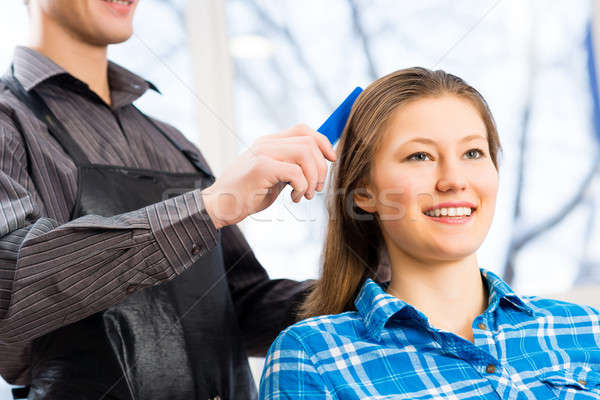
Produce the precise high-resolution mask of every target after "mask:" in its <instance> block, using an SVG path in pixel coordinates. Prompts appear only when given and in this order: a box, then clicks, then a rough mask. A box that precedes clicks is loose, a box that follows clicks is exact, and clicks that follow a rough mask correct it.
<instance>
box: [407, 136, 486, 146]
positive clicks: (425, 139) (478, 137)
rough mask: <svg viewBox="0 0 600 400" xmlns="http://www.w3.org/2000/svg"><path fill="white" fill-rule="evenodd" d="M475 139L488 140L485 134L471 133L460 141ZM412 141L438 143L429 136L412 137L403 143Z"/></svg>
mask: <svg viewBox="0 0 600 400" xmlns="http://www.w3.org/2000/svg"><path fill="white" fill-rule="evenodd" d="M475 139H482V140H487V139H486V138H485V137H484V136H481V135H469V136H465V137H464V138H462V139H461V140H460V142H459V143H464V142H469V141H471V140H475ZM412 142H416V143H424V144H436V141H435V140H432V139H429V138H424V137H418V138H413V139H410V140H408V141H406V142H404V143H403V144H407V143H412Z"/></svg>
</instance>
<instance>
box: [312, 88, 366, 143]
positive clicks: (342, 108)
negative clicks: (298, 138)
mask: <svg viewBox="0 0 600 400" xmlns="http://www.w3.org/2000/svg"><path fill="white" fill-rule="evenodd" d="M361 92H362V88H360V87H356V88H355V89H354V90H353V91H352V93H350V95H348V97H346V98H345V99H344V101H343V102H342V104H340V105H339V106H338V108H336V109H335V111H334V112H333V113H332V114H331V115H330V116H329V118H327V120H326V121H325V122H323V125H321V126H320V127H319V129H317V132H321V133H322V134H323V135H325V136H327V139H329V142H330V143H331V144H332V145H333V144H335V142H337V140H338V139H339V138H340V136H342V131H343V130H344V126H346V121H348V117H349V116H350V110H352V105H353V104H354V101H356V98H357V97H358V95H359V94H360V93H361Z"/></svg>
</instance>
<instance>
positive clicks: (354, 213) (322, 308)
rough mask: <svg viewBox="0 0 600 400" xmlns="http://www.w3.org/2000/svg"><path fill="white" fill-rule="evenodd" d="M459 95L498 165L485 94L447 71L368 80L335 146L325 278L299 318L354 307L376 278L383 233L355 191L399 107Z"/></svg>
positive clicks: (497, 147)
mask: <svg viewBox="0 0 600 400" xmlns="http://www.w3.org/2000/svg"><path fill="white" fill-rule="evenodd" d="M442 95H455V96H459V97H461V98H463V99H466V100H468V101H470V102H471V103H472V104H473V105H474V106H475V108H476V109H477V110H478V111H479V113H480V115H481V118H482V120H483V122H484V124H485V127H486V130H487V139H488V144H489V152H490V157H491V159H492V162H493V163H494V166H495V167H496V169H498V161H497V157H498V153H499V152H500V151H501V146H500V140H499V138H498V132H497V130H496V125H495V123H494V119H493V117H492V113H491V112H490V110H489V107H488V105H487V103H486V101H485V99H484V98H483V96H482V95H481V94H480V93H479V92H478V91H477V90H475V89H474V88H473V87H471V86H470V85H468V84H467V83H466V82H465V81H463V80H462V79H461V78H459V77H457V76H455V75H452V74H448V73H446V72H444V71H441V70H437V71H432V70H429V69H426V68H420V67H415V68H407V69H402V70H399V71H396V72H393V73H391V74H389V75H386V76H384V77H382V78H380V79H378V80H376V81H375V82H373V83H372V84H370V85H369V86H368V87H367V88H366V89H365V90H364V91H363V92H362V93H361V94H360V96H359V97H358V99H357V100H356V102H355V103H354V105H353V107H352V112H351V113H350V117H349V118H348V122H347V123H346V126H345V128H344V131H343V133H342V136H341V139H340V142H339V144H338V147H337V153H338V156H337V161H336V163H335V167H334V169H333V171H332V176H331V179H330V187H329V189H328V190H329V193H328V195H329V196H328V205H327V206H328V211H329V226H328V229H327V238H326V242H325V247H324V250H323V267H322V271H321V277H320V279H319V280H318V281H317V283H316V284H315V286H314V287H313V289H312V291H311V293H310V294H309V295H308V297H307V299H306V300H305V302H304V304H303V305H302V307H301V310H300V317H301V318H308V317H312V316H317V315H324V314H337V313H341V312H344V311H349V310H353V309H354V305H353V302H354V299H355V297H356V295H357V292H358V290H359V288H360V286H361V285H362V282H363V281H364V280H365V279H366V278H375V273H376V269H377V267H378V266H379V263H380V261H381V260H380V255H381V251H380V250H381V247H382V246H383V237H382V235H381V231H380V227H379V224H378V222H377V219H376V218H375V217H374V216H373V215H372V214H368V213H366V212H364V211H363V210H361V209H360V208H358V207H357V206H356V205H355V204H354V198H353V194H354V193H355V192H356V191H357V190H360V189H361V187H362V184H363V182H364V180H365V179H366V178H367V177H368V176H369V175H370V173H371V167H372V160H373V159H374V157H375V154H376V152H377V149H378V145H379V144H380V142H381V137H382V136H383V135H382V134H381V133H382V132H383V131H384V130H385V125H386V122H387V121H388V120H389V118H390V117H391V115H392V114H393V112H394V111H395V110H396V108H397V107H399V106H401V105H403V104H406V103H408V102H409V101H414V100H417V99H421V98H424V97H437V96H442Z"/></svg>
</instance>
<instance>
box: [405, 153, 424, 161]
mask: <svg viewBox="0 0 600 400" xmlns="http://www.w3.org/2000/svg"><path fill="white" fill-rule="evenodd" d="M425 157H429V154H427V153H424V152H422V151H420V152H418V153H415V154H411V155H410V156H408V158H407V159H408V160H415V161H427V160H426V159H425Z"/></svg>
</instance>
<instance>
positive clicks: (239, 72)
mask: <svg viewBox="0 0 600 400" xmlns="http://www.w3.org/2000/svg"><path fill="white" fill-rule="evenodd" d="M234 68H235V72H236V76H237V77H238V78H239V79H240V80H241V81H242V82H243V83H244V84H245V85H246V86H247V87H248V89H249V90H250V91H251V92H252V93H253V94H254V95H255V96H256V98H257V99H258V101H259V102H260V103H261V104H262V105H263V109H264V110H265V111H266V113H267V114H268V115H270V116H271V118H272V119H273V120H274V121H276V122H277V126H284V125H285V124H286V123H287V121H285V118H282V116H281V115H280V113H279V112H278V111H277V110H278V109H279V108H277V107H275V106H274V105H273V104H272V102H271V101H269V99H268V98H267V97H266V96H265V93H264V91H263V90H262V88H261V87H260V85H259V84H258V83H257V82H256V81H255V80H254V79H253V78H252V77H251V74H247V73H246V70H245V68H243V67H242V66H240V65H239V62H237V61H234Z"/></svg>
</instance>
